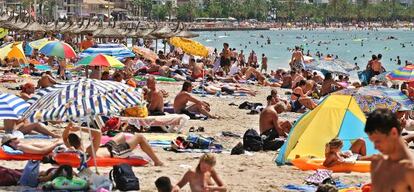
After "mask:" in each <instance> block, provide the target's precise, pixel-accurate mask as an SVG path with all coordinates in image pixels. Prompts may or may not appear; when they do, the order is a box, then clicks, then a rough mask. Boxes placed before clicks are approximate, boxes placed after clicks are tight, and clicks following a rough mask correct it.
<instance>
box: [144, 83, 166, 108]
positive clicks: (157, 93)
mask: <svg viewBox="0 0 414 192" xmlns="http://www.w3.org/2000/svg"><path fill="white" fill-rule="evenodd" d="M156 85H157V81H156V80H155V77H154V76H152V75H151V76H149V77H148V79H147V87H148V89H149V92H148V93H147V95H146V96H147V97H146V100H147V101H148V103H149V104H148V111H149V115H165V113H164V98H163V92H162V90H158V89H157V86H156Z"/></svg>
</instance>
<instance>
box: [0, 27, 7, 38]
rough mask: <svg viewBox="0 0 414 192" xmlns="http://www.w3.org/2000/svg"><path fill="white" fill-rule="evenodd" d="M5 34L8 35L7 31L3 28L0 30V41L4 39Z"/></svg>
mask: <svg viewBox="0 0 414 192" xmlns="http://www.w3.org/2000/svg"><path fill="white" fill-rule="evenodd" d="M7 34H9V30H8V29H5V28H0V39H1V38H3V37H5V36H6V35H7Z"/></svg>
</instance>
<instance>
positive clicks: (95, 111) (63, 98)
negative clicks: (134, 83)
mask: <svg viewBox="0 0 414 192" xmlns="http://www.w3.org/2000/svg"><path fill="white" fill-rule="evenodd" d="M29 103H32V105H31V106H30V108H29V109H28V110H27V112H26V113H25V114H24V115H25V117H28V118H29V120H30V121H31V122H36V121H56V120H71V121H78V120H79V119H80V118H83V117H88V116H95V115H110V114H117V113H119V112H120V111H121V110H123V109H125V108H128V107H132V106H136V105H140V104H142V98H141V92H140V91H139V90H135V89H133V88H132V87H130V86H128V85H126V84H122V83H119V82H114V81H100V80H94V79H80V80H77V81H73V82H67V83H64V84H57V85H54V86H51V87H48V88H46V89H43V90H40V91H38V92H37V93H36V94H35V95H34V96H33V97H32V98H31V99H30V100H29Z"/></svg>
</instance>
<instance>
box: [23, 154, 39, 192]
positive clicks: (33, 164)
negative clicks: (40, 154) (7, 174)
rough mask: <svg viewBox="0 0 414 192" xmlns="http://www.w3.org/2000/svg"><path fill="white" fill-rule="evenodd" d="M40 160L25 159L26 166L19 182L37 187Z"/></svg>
mask: <svg viewBox="0 0 414 192" xmlns="http://www.w3.org/2000/svg"><path fill="white" fill-rule="evenodd" d="M39 168H40V161H32V160H29V161H27V164H26V166H25V167H24V169H23V173H22V176H21V177H20V180H19V183H20V185H23V186H29V187H37V185H38V184H39V182H38V180H37V178H38V176H39Z"/></svg>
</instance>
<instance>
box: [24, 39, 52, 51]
mask: <svg viewBox="0 0 414 192" xmlns="http://www.w3.org/2000/svg"><path fill="white" fill-rule="evenodd" d="M48 42H49V39H48V38H42V39H38V40H35V41H32V42H30V43H29V45H30V47H32V48H33V49H40V48H42V47H43V46H44V45H46V44H47V43H48Z"/></svg>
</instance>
